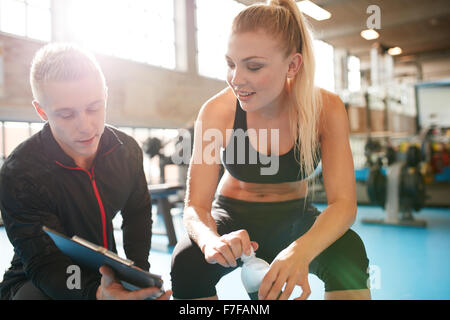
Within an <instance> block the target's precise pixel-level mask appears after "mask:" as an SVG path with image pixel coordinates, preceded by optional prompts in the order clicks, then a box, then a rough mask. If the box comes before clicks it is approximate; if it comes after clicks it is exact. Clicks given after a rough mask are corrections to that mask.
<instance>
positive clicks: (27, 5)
mask: <svg viewBox="0 0 450 320" xmlns="http://www.w3.org/2000/svg"><path fill="white" fill-rule="evenodd" d="M50 7H51V4H50V0H0V30H1V31H4V32H8V33H12V34H16V35H19V36H25V37H29V38H33V39H37V40H42V41H50V40H51V34H52V28H51V11H50Z"/></svg>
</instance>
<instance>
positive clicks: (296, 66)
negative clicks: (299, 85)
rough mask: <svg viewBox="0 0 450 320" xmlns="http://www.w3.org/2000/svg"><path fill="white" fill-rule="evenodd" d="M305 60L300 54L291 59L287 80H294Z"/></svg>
mask: <svg viewBox="0 0 450 320" xmlns="http://www.w3.org/2000/svg"><path fill="white" fill-rule="evenodd" d="M302 63H303V58H302V55H301V54H300V53H298V52H297V53H295V54H293V55H292V56H291V57H290V62H289V69H288V72H287V75H286V76H287V78H288V79H292V78H294V77H295V75H296V74H297V73H298V72H299V70H300V67H301V66H302Z"/></svg>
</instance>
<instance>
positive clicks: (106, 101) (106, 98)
mask: <svg viewBox="0 0 450 320" xmlns="http://www.w3.org/2000/svg"><path fill="white" fill-rule="evenodd" d="M107 105H108V87H107V86H105V108H106V106H107Z"/></svg>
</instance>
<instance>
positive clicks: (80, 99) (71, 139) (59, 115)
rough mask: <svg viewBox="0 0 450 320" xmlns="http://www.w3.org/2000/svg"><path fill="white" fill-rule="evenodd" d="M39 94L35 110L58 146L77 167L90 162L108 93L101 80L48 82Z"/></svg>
mask: <svg viewBox="0 0 450 320" xmlns="http://www.w3.org/2000/svg"><path fill="white" fill-rule="evenodd" d="M42 92H43V96H44V102H43V105H39V104H36V103H35V107H36V110H37V111H38V113H39V114H40V115H41V117H42V118H43V119H44V120H48V123H49V125H50V128H51V131H52V134H53V136H54V138H55V140H56V141H57V142H58V144H59V145H60V147H61V148H62V149H63V150H64V152H65V153H66V154H67V155H69V156H70V157H71V158H72V159H74V160H75V162H76V163H77V164H78V163H79V162H80V161H81V162H82V161H86V160H92V159H93V158H94V157H95V155H96V152H97V148H98V145H99V141H100V138H101V136H102V134H103V130H104V128H105V116H106V99H107V93H106V88H105V86H104V84H103V82H102V81H101V80H100V77H96V76H88V77H85V78H82V79H80V80H70V81H58V82H56V81H53V82H49V83H46V84H44V85H43V87H42ZM39 109H40V110H39Z"/></svg>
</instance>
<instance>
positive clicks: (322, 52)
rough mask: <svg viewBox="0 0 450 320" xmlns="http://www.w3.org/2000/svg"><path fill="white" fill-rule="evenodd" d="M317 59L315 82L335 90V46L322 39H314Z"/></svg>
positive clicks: (319, 85)
mask: <svg viewBox="0 0 450 320" xmlns="http://www.w3.org/2000/svg"><path fill="white" fill-rule="evenodd" d="M314 55H315V59H316V75H315V84H316V85H317V86H318V87H321V88H324V89H326V90H329V91H332V92H334V48H333V46H331V45H329V44H328V43H326V42H323V41H321V40H314Z"/></svg>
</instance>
